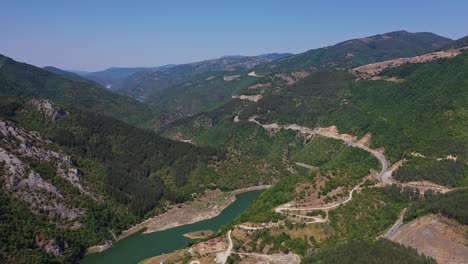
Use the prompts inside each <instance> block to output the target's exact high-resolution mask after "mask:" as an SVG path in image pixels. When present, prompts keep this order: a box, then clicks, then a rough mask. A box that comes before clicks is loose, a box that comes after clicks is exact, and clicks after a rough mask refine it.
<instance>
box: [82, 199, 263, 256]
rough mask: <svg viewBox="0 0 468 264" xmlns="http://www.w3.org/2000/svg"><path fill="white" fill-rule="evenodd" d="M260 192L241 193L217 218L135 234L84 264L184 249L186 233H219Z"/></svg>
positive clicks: (187, 240) (187, 241)
mask: <svg viewBox="0 0 468 264" xmlns="http://www.w3.org/2000/svg"><path fill="white" fill-rule="evenodd" d="M260 193H261V191H252V192H247V193H242V194H239V195H238V196H237V199H236V201H235V202H234V203H232V204H231V205H229V206H228V207H227V208H226V209H224V210H223V211H222V212H221V214H219V215H218V216H216V217H214V218H211V219H208V220H204V221H201V222H197V223H193V224H189V225H184V226H179V227H174V228H171V229H167V230H164V231H159V232H154V233H150V234H142V232H139V233H135V234H133V235H131V236H129V237H127V238H125V239H122V240H120V241H119V242H117V243H115V244H114V246H112V247H111V248H110V249H108V250H106V251H104V252H101V253H95V254H90V255H87V256H86V257H85V258H84V259H83V260H82V261H81V263H82V264H111V263H112V264H120V263H122V264H129V263H130V264H131V263H138V262H139V261H141V260H143V259H146V258H149V257H152V256H157V255H160V254H163V253H168V252H172V251H174V250H177V249H180V248H183V247H184V246H185V245H187V243H189V242H190V239H188V238H186V237H184V236H183V234H185V233H188V232H192V231H199V230H218V229H219V228H220V227H221V226H223V225H225V224H227V223H229V222H231V221H232V220H234V218H236V217H237V216H238V215H240V214H241V213H242V212H243V211H244V210H245V209H247V207H248V206H249V205H250V204H251V203H252V201H253V200H254V199H255V198H256V197H257V196H258V195H259V194H260Z"/></svg>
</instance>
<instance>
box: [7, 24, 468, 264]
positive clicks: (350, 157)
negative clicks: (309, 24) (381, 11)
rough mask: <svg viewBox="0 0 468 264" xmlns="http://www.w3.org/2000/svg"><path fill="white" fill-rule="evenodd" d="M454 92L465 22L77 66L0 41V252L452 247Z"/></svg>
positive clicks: (236, 257)
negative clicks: (8, 48)
mask: <svg viewBox="0 0 468 264" xmlns="http://www.w3.org/2000/svg"><path fill="white" fill-rule="evenodd" d="M259 54H260V53H259ZM155 65H158V64H155ZM161 65H162V63H161ZM467 106H468V43H467V42H466V37H465V38H460V39H458V40H452V39H449V38H446V37H443V36H439V35H436V34H433V33H428V32H418V33H411V32H407V31H394V32H389V33H384V34H377V35H372V36H368V37H364V38H358V39H351V40H345V41H343V42H340V43H337V44H334V45H330V46H325V47H321V48H316V49H311V50H307V51H305V52H300V53H298V54H292V53H267V54H261V55H255V56H240V55H235V56H221V57H217V58H214V59H205V60H201V61H198V62H191V63H182V64H167V65H163V66H157V67H153V66H149V67H110V68H108V69H106V70H103V71H92V72H77V73H75V71H66V70H62V69H60V68H57V67H54V66H48V67H44V68H39V67H35V66H33V65H29V64H26V63H21V62H18V61H15V60H14V59H11V58H9V57H6V56H3V55H0V184H1V188H0V220H1V222H0V231H1V233H2V238H0V258H1V259H2V260H5V261H4V262H5V263H84V264H92V263H147V264H148V263H192V264H196V263H199V264H205V263H222V264H225V263H229V264H233V263H264V262H267V263H297V264H299V263H304V264H309V263H352V262H350V259H353V261H354V263H421V264H423V263H424V264H429V263H431V264H432V263H452V262H454V263H464V262H465V261H466V259H467V258H468V242H467V241H468V237H467V227H468V211H467V208H466V204H467V203H468V195H467V194H468V189H467V188H468V130H467V128H468V107H467ZM428 241H429V242H428Z"/></svg>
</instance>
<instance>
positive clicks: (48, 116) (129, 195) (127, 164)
mask: <svg viewBox="0 0 468 264" xmlns="http://www.w3.org/2000/svg"><path fill="white" fill-rule="evenodd" d="M0 110H1V112H0V118H1V121H0V161H1V162H0V165H1V166H0V170H1V177H0V178H1V182H2V192H1V195H0V197H1V198H0V200H1V205H0V206H1V208H2V210H3V211H1V212H2V213H1V217H2V218H3V217H6V218H10V219H11V221H12V222H11V221H7V222H6V223H5V224H8V225H6V226H4V225H2V226H1V228H2V234H3V235H2V240H0V242H1V246H0V247H1V248H2V254H5V255H3V257H2V258H3V259H7V260H8V262H15V261H20V260H22V259H23V260H24V258H29V261H33V262H35V261H36V260H39V259H42V261H38V262H48V261H49V260H50V261H52V260H60V261H71V260H73V259H75V258H77V257H79V256H81V255H82V254H83V253H84V250H85V249H86V248H87V247H89V246H91V245H93V244H97V243H101V242H103V240H105V239H110V238H111V237H112V234H118V233H119V232H121V231H122V230H123V229H126V228H127V227H128V226H129V225H130V224H132V223H135V222H136V221H138V220H141V219H142V218H143V217H144V216H145V215H146V214H147V213H151V212H154V211H157V210H159V209H163V208H164V204H162V203H160V201H161V200H162V199H164V200H165V201H169V202H172V203H179V202H182V201H185V200H187V199H190V197H191V196H190V195H191V194H192V193H194V192H200V191H202V189H200V187H199V184H202V183H205V182H207V181H208V182H211V183H212V184H215V185H216V184H217V183H218V181H222V179H223V177H219V176H218V177H213V176H214V175H210V174H209V173H207V167H208V166H209V165H210V164H214V163H216V162H222V161H223V159H224V158H225V156H224V153H223V151H217V150H214V149H209V148H200V147H195V146H193V145H191V144H188V143H182V142H175V141H172V140H169V139H165V138H161V137H159V136H157V135H155V134H154V133H153V132H151V131H147V130H141V129H138V128H135V127H132V126H130V125H127V124H125V123H122V122H119V121H117V120H114V119H112V118H108V117H105V116H103V115H100V114H94V113H90V112H83V111H79V110H75V109H72V108H67V109H63V108H60V107H58V106H56V105H55V104H54V103H52V102H50V101H48V100H36V99H34V100H23V99H2V100H1V101H0ZM32 131H34V132H32ZM38 132H39V133H38ZM200 171H203V173H202V174H200ZM24 208H29V209H26V210H25V209H24ZM30 211H32V212H33V213H34V214H37V216H35V215H34V214H33V215H32V214H30V213H29V212H30ZM21 214H23V216H21ZM35 217H38V218H39V219H40V221H34V218H35ZM18 218H24V219H22V220H21V221H25V223H24V226H23V227H22V228H26V229H27V232H28V233H27V235H25V236H23V237H22V238H21V243H24V244H22V246H20V247H19V248H16V249H15V247H16V246H18V244H15V243H16V242H14V241H16V240H17V239H18V237H19V236H21V230H18V229H15V228H13V229H12V227H11V226H10V225H15V224H19V223H18V222H17V221H16V220H14V219H18ZM15 221H16V222H15ZM18 221H19V220H18ZM26 222H27V223H26ZM53 225H60V226H62V228H64V230H65V231H63V235H59V234H58V233H57V230H56V229H54V228H53ZM18 243H19V242H18ZM65 244H66V245H67V246H64V245H65ZM7 248H10V249H9V250H7V251H6V252H5V251H4V250H5V249H7ZM40 248H43V249H44V250H45V251H41V250H40ZM21 250H34V251H35V252H36V253H35V254H34V255H28V256H21ZM44 252H48V253H51V254H44ZM33 259H36V260H33ZM45 259H49V260H47V261H46V260H45ZM20 262H21V261H20Z"/></svg>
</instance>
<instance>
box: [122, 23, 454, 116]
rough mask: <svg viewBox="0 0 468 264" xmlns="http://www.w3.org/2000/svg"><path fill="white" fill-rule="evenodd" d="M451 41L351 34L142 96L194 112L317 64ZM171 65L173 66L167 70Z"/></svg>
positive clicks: (362, 60) (361, 60)
mask: <svg viewBox="0 0 468 264" xmlns="http://www.w3.org/2000/svg"><path fill="white" fill-rule="evenodd" d="M450 42H451V40H450V39H447V38H444V37H441V36H438V35H435V34H432V33H409V32H406V31H397V32H390V33H386V34H381V35H375V36H370V37H366V38H362V39H353V40H348V41H345V42H342V43H338V44H336V45H334V46H329V47H325V48H320V49H313V50H309V51H306V52H303V53H300V54H297V55H292V56H288V57H285V58H280V59H277V60H274V61H271V62H264V63H260V64H259V65H256V66H255V65H252V66H254V67H253V68H251V69H243V68H235V71H232V72H226V71H218V70H220V69H219V68H211V69H209V71H207V72H204V73H203V74H197V72H195V73H194V74H192V75H189V76H187V77H186V78H183V79H181V80H180V81H177V82H166V84H165V86H164V87H170V88H167V89H165V90H163V91H161V92H160V93H158V94H153V95H151V94H147V96H150V97H149V98H147V99H146V101H147V102H148V103H151V104H156V105H158V106H160V107H161V108H162V109H164V111H166V112H167V113H168V114H169V115H171V114H173V115H175V116H178V117H179V116H187V115H193V114H196V113H200V112H203V111H209V110H212V109H214V108H216V107H217V106H220V105H222V104H223V103H226V102H227V101H229V100H230V99H231V97H232V96H233V95H238V94H258V93H259V90H265V89H260V88H261V87H262V86H263V85H267V86H268V87H267V88H269V89H270V90H271V89H275V88H276V87H278V86H280V85H283V83H295V82H297V81H299V80H300V79H302V78H304V77H306V76H307V75H309V74H310V73H312V72H314V71H317V70H319V69H323V68H349V67H356V66H359V65H364V64H368V63H373V62H379V61H385V60H389V59H394V58H400V57H411V56H415V55H418V54H422V53H425V52H429V51H432V50H434V49H436V48H439V47H442V46H443V45H446V44H447V43H450ZM259 57H261V56H259ZM179 67H183V66H179ZM248 68H250V67H248ZM175 69H177V67H175V68H173V69H171V70H175ZM232 70H234V69H232ZM160 74H162V73H160ZM167 74H168V76H164V77H161V76H159V75H158V76H157V77H156V78H158V80H156V81H152V82H151V83H148V85H147V86H145V84H144V83H145V82H146V81H141V82H140V84H138V85H137V84H135V83H133V84H129V87H132V86H133V87H146V88H142V89H155V87H156V86H155V82H163V80H164V81H167V80H171V76H174V73H173V72H171V71H169V72H167ZM153 77H155V76H153ZM148 78H149V77H148ZM159 78H162V79H161V80H160V79H159ZM272 80H273V82H272ZM278 82H283V83H278ZM150 84H151V85H150ZM262 92H263V91H262Z"/></svg>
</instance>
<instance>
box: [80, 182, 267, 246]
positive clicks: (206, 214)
mask: <svg viewBox="0 0 468 264" xmlns="http://www.w3.org/2000/svg"><path fill="white" fill-rule="evenodd" d="M268 188H270V185H260V186H251V187H247V188H243V189H238V190H234V191H232V192H228V193H224V192H222V191H220V190H206V191H205V193H204V195H202V196H200V197H197V198H196V199H195V200H193V201H188V202H185V203H182V204H178V205H171V206H169V207H168V208H167V210H166V212H164V213H162V214H159V215H156V216H154V217H151V218H148V219H146V220H145V221H143V222H141V223H139V224H137V225H135V226H133V227H131V228H129V229H127V230H125V231H123V232H122V234H121V235H119V236H117V237H116V239H115V240H114V241H106V242H105V243H104V244H102V245H96V246H92V247H89V248H88V249H87V251H86V253H87V254H91V253H98V252H103V251H105V250H107V249H109V248H110V247H112V245H113V243H115V242H117V241H120V240H122V239H124V238H126V237H128V236H130V235H132V234H135V233H137V232H139V231H141V230H142V229H146V230H145V231H144V234H148V233H152V232H157V231H163V230H166V229H169V228H174V227H178V226H182V225H187V224H192V223H196V222H200V221H203V220H207V219H211V218H213V217H216V216H218V215H219V214H220V213H221V212H222V211H223V210H224V209H226V208H227V207H228V206H229V205H231V204H232V203H233V202H234V201H235V200H236V195H238V194H241V193H245V192H250V191H256V190H264V189H268Z"/></svg>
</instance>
